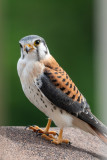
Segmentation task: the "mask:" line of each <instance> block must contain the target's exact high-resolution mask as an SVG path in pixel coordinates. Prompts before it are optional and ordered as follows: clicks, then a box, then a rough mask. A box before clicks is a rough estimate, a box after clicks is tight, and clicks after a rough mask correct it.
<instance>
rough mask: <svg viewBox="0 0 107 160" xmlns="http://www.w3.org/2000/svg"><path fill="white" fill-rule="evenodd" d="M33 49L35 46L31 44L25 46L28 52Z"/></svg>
mask: <svg viewBox="0 0 107 160" xmlns="http://www.w3.org/2000/svg"><path fill="white" fill-rule="evenodd" d="M33 49H34V48H33V46H31V45H29V44H27V45H25V46H24V51H26V52H27V53H28V52H30V51H31V50H33Z"/></svg>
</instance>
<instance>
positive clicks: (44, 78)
mask: <svg viewBox="0 0 107 160" xmlns="http://www.w3.org/2000/svg"><path fill="white" fill-rule="evenodd" d="M19 44H20V48H21V57H20V58H19V60H18V63H17V70H18V75H19V78H20V81H21V85H22V89H23V91H24V93H25V95H26V97H27V98H28V99H29V101H30V102H31V103H33V104H34V105H35V106H36V107H37V108H38V109H39V110H40V111H42V112H43V113H44V114H45V115H46V116H48V117H49V120H48V123H47V125H46V128H45V129H44V130H42V129H40V128H39V127H38V126H30V129H32V130H33V131H35V132H38V133H41V134H42V137H45V138H46V139H48V140H50V141H51V142H52V143H55V144H60V143H69V140H67V139H63V138H62V133H63V128H64V127H78V128H80V129H82V130H84V131H86V132H89V133H91V134H93V135H97V136H98V137H99V138H100V139H101V140H102V141H104V142H105V143H107V128H106V126H105V125H104V124H103V123H101V122H100V121H99V120H98V119H97V118H96V117H95V116H94V115H93V114H92V113H91V110H90V106H89V105H88V103H87V101H86V99H85V97H84V96H83V95H82V94H81V93H80V91H79V90H78V88H77V87H76V86H75V84H74V83H73V81H72V80H71V79H70V77H69V75H68V74H67V73H66V72H65V71H64V70H63V69H62V68H61V67H60V66H59V64H58V63H57V62H56V60H55V59H54V58H53V57H52V55H51V54H50V52H49V49H48V47H47V45H46V42H45V40H44V39H43V38H42V37H40V36H37V35H29V36H26V37H24V38H22V39H21V40H20V41H19ZM52 120H53V121H54V123H55V124H56V126H58V127H59V128H60V132H59V135H58V137H57V138H56V136H55V135H56V132H54V131H49V128H50V125H51V121H52Z"/></svg>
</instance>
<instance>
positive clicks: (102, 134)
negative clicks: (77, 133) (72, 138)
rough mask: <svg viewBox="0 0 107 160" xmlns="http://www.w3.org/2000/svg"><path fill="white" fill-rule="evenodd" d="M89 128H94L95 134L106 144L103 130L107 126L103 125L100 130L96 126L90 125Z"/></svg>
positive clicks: (105, 135) (106, 139) (106, 135)
mask: <svg viewBox="0 0 107 160" xmlns="http://www.w3.org/2000/svg"><path fill="white" fill-rule="evenodd" d="M91 128H92V129H93V130H94V132H95V134H96V135H97V136H98V138H100V139H101V140H102V141H103V142H104V143H105V144H106V145H107V134H105V133H104V132H103V131H104V130H106V129H107V128H106V127H105V126H103V129H102V130H98V129H97V128H95V127H93V126H91Z"/></svg>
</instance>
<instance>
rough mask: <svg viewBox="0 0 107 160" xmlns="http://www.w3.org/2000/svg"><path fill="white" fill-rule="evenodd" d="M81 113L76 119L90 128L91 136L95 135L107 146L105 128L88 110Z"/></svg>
mask: <svg viewBox="0 0 107 160" xmlns="http://www.w3.org/2000/svg"><path fill="white" fill-rule="evenodd" d="M87 113H88V114H86V113H85V112H82V113H80V114H79V115H78V118H80V119H81V120H83V121H85V122H86V123H87V124H88V125H89V126H90V128H91V132H92V134H93V133H94V134H95V135H97V136H98V137H99V138H100V139H101V140H102V141H103V142H104V143H105V144H107V127H106V126H105V125H104V124H103V123H102V122H101V121H100V120H98V119H97V118H96V117H95V116H94V115H93V114H92V112H91V111H90V110H87Z"/></svg>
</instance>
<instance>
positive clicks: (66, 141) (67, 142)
mask: <svg viewBox="0 0 107 160" xmlns="http://www.w3.org/2000/svg"><path fill="white" fill-rule="evenodd" d="M51 143H54V144H61V143H66V144H71V143H70V141H69V140H68V139H60V140H59V139H52V141H51Z"/></svg>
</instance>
